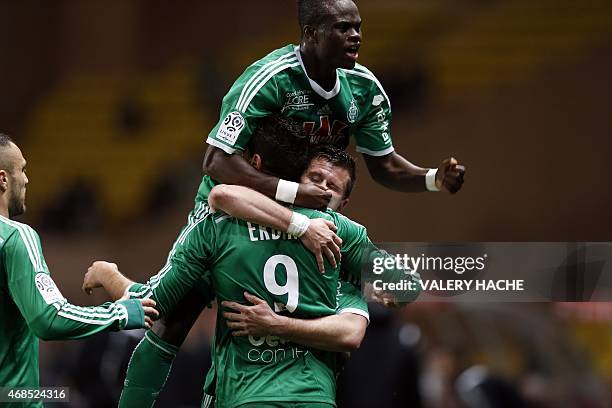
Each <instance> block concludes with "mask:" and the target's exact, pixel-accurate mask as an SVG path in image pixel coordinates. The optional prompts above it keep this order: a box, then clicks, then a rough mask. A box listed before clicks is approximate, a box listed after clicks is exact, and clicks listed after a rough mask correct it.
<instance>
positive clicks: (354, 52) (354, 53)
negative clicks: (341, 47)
mask: <svg viewBox="0 0 612 408" xmlns="http://www.w3.org/2000/svg"><path fill="white" fill-rule="evenodd" d="M359 47H360V45H359V44H355V45H351V46H350V47H347V48H346V55H347V56H348V57H349V58H352V59H355V60H356V59H357V58H358V57H359Z"/></svg>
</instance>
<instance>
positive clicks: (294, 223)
mask: <svg viewBox="0 0 612 408" xmlns="http://www.w3.org/2000/svg"><path fill="white" fill-rule="evenodd" d="M308 227H310V218H308V217H307V216H305V215H303V214H300V213H297V212H295V211H292V212H291V220H290V221H289V227H287V234H289V235H293V236H294V237H297V238H300V237H301V236H302V235H304V234H305V233H306V231H308Z"/></svg>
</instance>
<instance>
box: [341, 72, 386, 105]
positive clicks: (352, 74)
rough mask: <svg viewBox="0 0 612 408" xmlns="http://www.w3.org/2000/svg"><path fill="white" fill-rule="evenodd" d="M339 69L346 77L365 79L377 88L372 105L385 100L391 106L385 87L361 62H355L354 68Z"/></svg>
mask: <svg viewBox="0 0 612 408" xmlns="http://www.w3.org/2000/svg"><path fill="white" fill-rule="evenodd" d="M340 71H342V72H343V73H344V74H345V75H346V77H347V79H352V80H361V81H366V82H369V83H370V84H371V85H373V86H375V87H376V88H378V91H379V92H380V93H379V94H376V95H375V96H374V99H373V100H372V105H374V106H378V105H380V104H381V102H382V101H384V100H386V101H387V103H388V104H389V107H391V101H390V100H389V96H387V93H386V92H385V89H384V88H383V86H382V84H381V83H380V81H379V80H378V78H376V75H374V73H373V72H372V71H370V70H369V69H367V68H366V67H364V66H363V65H361V64H355V68H353V69H344V68H343V69H341V70H340Z"/></svg>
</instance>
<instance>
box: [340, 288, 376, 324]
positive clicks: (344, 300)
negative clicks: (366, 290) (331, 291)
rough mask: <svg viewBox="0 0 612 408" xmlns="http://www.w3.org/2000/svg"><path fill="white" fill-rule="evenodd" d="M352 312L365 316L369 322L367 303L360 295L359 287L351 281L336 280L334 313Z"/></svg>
mask: <svg viewBox="0 0 612 408" xmlns="http://www.w3.org/2000/svg"><path fill="white" fill-rule="evenodd" d="M343 313H352V314H356V315H359V316H363V317H365V318H366V320H367V321H368V323H370V312H369V310H368V303H367V302H366V300H365V299H364V298H363V296H361V291H360V290H359V288H358V287H357V286H355V285H353V284H352V283H348V282H344V281H338V293H337V295H336V314H343Z"/></svg>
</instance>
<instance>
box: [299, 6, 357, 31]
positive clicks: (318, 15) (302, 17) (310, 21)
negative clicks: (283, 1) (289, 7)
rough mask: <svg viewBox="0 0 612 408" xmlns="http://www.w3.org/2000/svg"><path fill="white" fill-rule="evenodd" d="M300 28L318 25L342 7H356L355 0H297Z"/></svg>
mask: <svg viewBox="0 0 612 408" xmlns="http://www.w3.org/2000/svg"><path fill="white" fill-rule="evenodd" d="M297 5H298V22H299V23H300V28H301V29H302V30H304V27H305V26H312V27H318V26H320V25H321V24H323V23H324V22H325V21H326V19H327V18H329V17H330V16H331V15H333V14H334V13H336V12H338V10H339V9H340V8H344V7H356V6H355V3H354V1H353V0H297Z"/></svg>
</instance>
